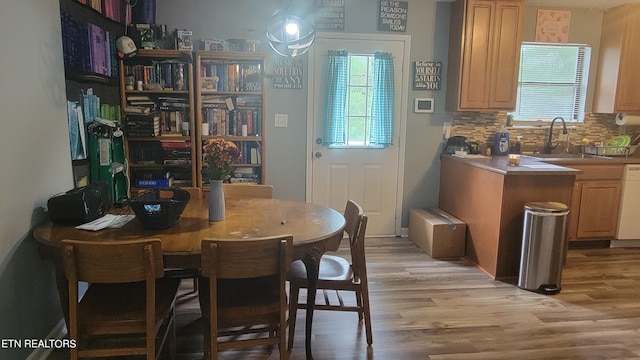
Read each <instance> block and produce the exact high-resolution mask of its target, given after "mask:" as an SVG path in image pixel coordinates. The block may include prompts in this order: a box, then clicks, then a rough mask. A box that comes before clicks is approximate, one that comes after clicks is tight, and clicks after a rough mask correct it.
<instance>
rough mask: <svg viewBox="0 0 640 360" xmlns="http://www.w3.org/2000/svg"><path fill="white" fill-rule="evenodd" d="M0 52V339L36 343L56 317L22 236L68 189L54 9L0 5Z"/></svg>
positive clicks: (46, 271) (49, 281)
mask: <svg viewBox="0 0 640 360" xmlns="http://www.w3.org/2000/svg"><path fill="white" fill-rule="evenodd" d="M0 44H2V46H3V50H2V55H0V79H2V80H1V81H0V88H2V96H0V109H2V111H1V112H0V123H1V124H2V127H3V129H2V131H0V154H2V155H1V156H2V157H1V159H2V160H1V161H2V170H0V184H2V191H1V192H0V193H1V195H0V198H1V199H2V200H1V204H0V222H1V224H2V225H0V339H24V338H36V339H40V338H43V337H44V336H45V335H46V334H48V333H49V331H51V329H53V327H54V326H55V324H56V323H57V322H58V321H59V320H60V319H61V318H62V312H61V310H60V305H59V300H58V296H57V293H56V291H55V282H54V278H53V266H52V265H51V264H50V263H46V262H43V261H42V260H41V259H40V257H39V255H38V252H37V247H36V244H35V241H34V240H33V239H32V237H31V236H30V230H31V229H32V227H33V226H34V225H35V224H37V223H38V222H39V221H40V220H41V219H42V215H43V214H42V209H41V207H42V206H44V205H45V204H46V201H47V199H48V198H49V197H50V196H51V195H53V194H55V193H58V192H61V191H64V190H67V189H70V188H71V187H73V180H72V175H71V161H70V154H69V144H68V143H69V137H68V131H67V120H66V118H67V117H66V100H65V99H66V98H65V84H64V70H63V64H62V45H61V44H62V42H61V32H60V11H59V5H58V2H57V1H42V0H21V1H18V0H10V1H3V2H1V3H0ZM29 352H31V349H0V358H1V359H24V358H26V354H28V353H29Z"/></svg>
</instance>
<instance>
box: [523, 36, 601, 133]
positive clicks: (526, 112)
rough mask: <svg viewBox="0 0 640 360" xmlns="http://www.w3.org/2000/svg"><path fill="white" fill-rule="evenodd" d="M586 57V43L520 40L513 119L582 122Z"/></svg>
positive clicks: (587, 70)
mask: <svg viewBox="0 0 640 360" xmlns="http://www.w3.org/2000/svg"><path fill="white" fill-rule="evenodd" d="M590 60H591V47H590V46H588V45H584V44H550V43H529V42H524V43H522V47H521V49H520V76H519V80H518V98H517V103H516V110H515V112H513V113H512V114H513V118H514V120H516V121H536V120H546V119H553V118H554V117H556V116H562V117H563V118H564V119H565V120H566V121H570V122H582V121H583V120H584V111H585V101H586V97H587V81H588V78H589V64H590Z"/></svg>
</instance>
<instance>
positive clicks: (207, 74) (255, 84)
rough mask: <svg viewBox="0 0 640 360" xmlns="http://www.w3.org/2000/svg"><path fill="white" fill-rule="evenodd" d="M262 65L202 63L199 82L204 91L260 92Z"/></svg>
mask: <svg viewBox="0 0 640 360" xmlns="http://www.w3.org/2000/svg"><path fill="white" fill-rule="evenodd" d="M262 78H263V77H262V65H261V64H259V63H235V64H228V63H203V64H201V65H200V84H201V89H202V90H204V91H207V90H208V91H228V92H260V91H262Z"/></svg>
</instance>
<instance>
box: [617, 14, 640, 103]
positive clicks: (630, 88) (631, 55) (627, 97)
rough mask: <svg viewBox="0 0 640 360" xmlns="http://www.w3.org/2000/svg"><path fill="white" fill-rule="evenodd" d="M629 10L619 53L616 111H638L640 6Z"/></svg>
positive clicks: (639, 101) (639, 92)
mask: <svg viewBox="0 0 640 360" xmlns="http://www.w3.org/2000/svg"><path fill="white" fill-rule="evenodd" d="M629 10H630V11H629V12H628V13H627V16H626V24H625V25H626V26H625V27H626V31H625V34H624V37H623V44H622V51H621V54H620V69H619V72H618V89H617V90H618V91H617V94H618V95H617V98H616V106H615V109H616V112H639V111H640V91H638V84H639V83H640V67H639V66H638V59H639V58H640V7H637V6H636V7H630V8H629Z"/></svg>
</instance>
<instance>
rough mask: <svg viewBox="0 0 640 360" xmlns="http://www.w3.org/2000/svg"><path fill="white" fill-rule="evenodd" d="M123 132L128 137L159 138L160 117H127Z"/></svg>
mask: <svg viewBox="0 0 640 360" xmlns="http://www.w3.org/2000/svg"><path fill="white" fill-rule="evenodd" d="M124 125H125V131H126V133H127V136H129V137H144V136H150V137H155V136H160V116H159V115H154V116H127V117H126V121H125V124H124Z"/></svg>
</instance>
